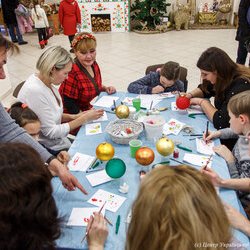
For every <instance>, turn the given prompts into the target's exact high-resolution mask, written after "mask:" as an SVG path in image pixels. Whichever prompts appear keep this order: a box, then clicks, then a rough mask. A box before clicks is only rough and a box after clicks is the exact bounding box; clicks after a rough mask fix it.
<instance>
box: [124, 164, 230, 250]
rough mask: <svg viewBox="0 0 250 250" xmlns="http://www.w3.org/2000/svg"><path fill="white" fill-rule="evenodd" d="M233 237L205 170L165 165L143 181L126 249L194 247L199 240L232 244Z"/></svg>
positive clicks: (191, 248) (182, 248) (188, 248)
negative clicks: (202, 171)
mask: <svg viewBox="0 0 250 250" xmlns="http://www.w3.org/2000/svg"><path fill="white" fill-rule="evenodd" d="M230 239H231V232H230V225H229V221H228V218H227V216H226V213H225V211H224V208H223V205H222V203H221V201H220V199H219V197H218V195H217V193H216V191H215V189H214V187H213V185H212V183H211V182H210V180H209V179H207V177H206V176H204V175H202V173H200V172H199V171H197V170H195V169H194V168H191V167H188V166H184V165H180V166H170V167H169V166H163V167H159V168H157V169H154V170H152V171H151V172H150V173H149V174H147V175H146V177H145V178H144V179H143V180H142V183H141V187H140V190H139V193H138V196H137V198H136V200H135V202H134V204H133V208H132V219H131V222H130V225H129V228H128V235H127V243H126V250H141V249H150V250H159V249H161V250H173V249H176V250H177V249H180V250H193V249H195V243H199V242H201V243H202V242H209V243H219V242H225V243H228V242H229V241H230ZM206 249H207V250H210V249H214V248H213V247H207V248H206ZM216 249H224V248H223V247H221V246H219V245H218V248H216Z"/></svg>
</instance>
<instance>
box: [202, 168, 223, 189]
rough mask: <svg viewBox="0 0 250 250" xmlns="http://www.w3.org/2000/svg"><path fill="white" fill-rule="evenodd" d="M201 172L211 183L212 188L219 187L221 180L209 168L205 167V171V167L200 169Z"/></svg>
mask: <svg viewBox="0 0 250 250" xmlns="http://www.w3.org/2000/svg"><path fill="white" fill-rule="evenodd" d="M201 172H202V173H203V174H205V175H206V176H208V177H209V179H210V180H211V182H212V183H213V185H214V186H216V187H220V186H221V181H222V179H221V178H220V176H219V175H218V174H217V173H215V172H214V171H213V170H212V169H211V168H208V167H206V169H205V167H202V168H201Z"/></svg>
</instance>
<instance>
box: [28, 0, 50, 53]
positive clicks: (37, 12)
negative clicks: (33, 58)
mask: <svg viewBox="0 0 250 250" xmlns="http://www.w3.org/2000/svg"><path fill="white" fill-rule="evenodd" d="M33 4H34V7H33V8H32V10H31V17H32V19H33V21H34V23H35V28H36V30H37V34H38V40H39V44H40V47H41V49H43V48H44V47H45V45H47V44H48V40H47V32H46V27H49V22H48V18H47V16H46V13H45V11H44V9H43V8H41V6H40V0H33Z"/></svg>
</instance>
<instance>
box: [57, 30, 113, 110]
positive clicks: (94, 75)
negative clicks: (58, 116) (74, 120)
mask: <svg viewBox="0 0 250 250" xmlns="http://www.w3.org/2000/svg"><path fill="white" fill-rule="evenodd" d="M96 46H97V43H96V38H95V37H94V36H93V35H92V34H90V33H86V32H82V33H79V34H77V35H76V36H75V37H74V40H73V41H72V48H73V49H74V52H75V56H76V58H75V60H74V64H73V67H72V70H71V71H70V72H69V76H68V78H66V79H65V80H64V82H63V83H62V84H61V86H60V88H59V91H60V94H61V96H62V99H63V106H64V112H66V113H70V114H78V113H79V112H80V111H85V110H89V109H91V108H92V105H91V104H90V102H91V101H92V99H93V98H95V97H96V96H98V95H99V94H100V93H101V92H106V93H107V94H109V95H110V94H113V93H115V92H116V89H115V88H114V87H112V86H108V87H106V86H104V85H103V84H102V77H101V71H100V68H99V65H98V64H97V62H96Z"/></svg>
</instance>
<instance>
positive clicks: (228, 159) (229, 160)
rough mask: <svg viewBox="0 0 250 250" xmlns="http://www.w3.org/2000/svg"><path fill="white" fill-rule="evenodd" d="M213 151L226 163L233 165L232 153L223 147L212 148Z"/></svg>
mask: <svg viewBox="0 0 250 250" xmlns="http://www.w3.org/2000/svg"><path fill="white" fill-rule="evenodd" d="M213 150H214V152H215V153H217V154H218V155H219V156H221V157H223V158H224V159H225V161H226V162H227V163H233V162H234V161H235V158H234V156H233V154H232V152H231V151H230V150H229V149H228V148H227V147H226V146H225V145H219V146H216V147H213Z"/></svg>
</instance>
